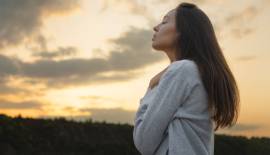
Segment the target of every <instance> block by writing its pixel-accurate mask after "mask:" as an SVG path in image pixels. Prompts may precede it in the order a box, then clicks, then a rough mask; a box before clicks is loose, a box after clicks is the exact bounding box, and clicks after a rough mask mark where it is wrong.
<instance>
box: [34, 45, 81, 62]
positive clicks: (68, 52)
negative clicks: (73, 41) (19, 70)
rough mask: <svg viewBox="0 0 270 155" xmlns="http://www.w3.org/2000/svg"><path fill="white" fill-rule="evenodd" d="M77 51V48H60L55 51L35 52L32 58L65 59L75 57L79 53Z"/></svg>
mask: <svg viewBox="0 0 270 155" xmlns="http://www.w3.org/2000/svg"><path fill="white" fill-rule="evenodd" d="M77 52H78V51H77V49H76V48H75V47H72V46H70V47H58V48H57V49H56V50H54V51H40V52H36V51H35V52H33V53H32V56H34V57H40V58H41V59H53V58H63V57H66V56H74V55H75V54H76V53H77Z"/></svg>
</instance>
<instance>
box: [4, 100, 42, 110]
mask: <svg viewBox="0 0 270 155" xmlns="http://www.w3.org/2000/svg"><path fill="white" fill-rule="evenodd" d="M41 108H42V103H40V102H38V101H33V100H29V101H23V102H13V101H7V100H0V109H35V110H37V109H41Z"/></svg>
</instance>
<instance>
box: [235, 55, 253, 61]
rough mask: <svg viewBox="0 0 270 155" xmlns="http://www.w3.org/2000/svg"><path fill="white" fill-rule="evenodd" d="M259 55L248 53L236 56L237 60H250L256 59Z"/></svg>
mask: <svg viewBox="0 0 270 155" xmlns="http://www.w3.org/2000/svg"><path fill="white" fill-rule="evenodd" d="M256 58H257V57H256V56H255V55H246V56H239V57H237V58H236V60H239V61H250V60H254V59H256Z"/></svg>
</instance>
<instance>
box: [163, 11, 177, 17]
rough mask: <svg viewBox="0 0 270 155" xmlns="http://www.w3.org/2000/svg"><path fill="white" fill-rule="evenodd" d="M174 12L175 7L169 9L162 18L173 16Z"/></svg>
mask: <svg viewBox="0 0 270 155" xmlns="http://www.w3.org/2000/svg"><path fill="white" fill-rule="evenodd" d="M174 13H175V9H172V10H170V11H169V12H168V13H167V14H166V15H165V16H164V17H163V19H166V18H171V17H172V16H174Z"/></svg>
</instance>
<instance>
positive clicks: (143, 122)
mask: <svg viewBox="0 0 270 155" xmlns="http://www.w3.org/2000/svg"><path fill="white" fill-rule="evenodd" d="M184 62H186V61H182V62H177V63H174V64H171V66H169V68H168V69H167V70H166V71H165V72H164V73H163V75H162V76H161V78H160V81H159V84H158V85H157V86H156V87H157V88H156V89H157V90H156V92H155V94H153V95H154V96H153V99H152V100H151V101H152V102H151V103H149V104H148V105H146V104H141V105H140V107H139V110H138V111H137V113H136V118H135V124H134V129H133V139H134V144H135V146H136V148H137V149H138V151H139V152H140V153H141V154H142V155H153V153H154V152H155V150H156V149H157V147H158V145H159V144H160V143H161V141H162V139H163V136H164V134H165V131H166V129H167V128H168V125H169V123H170V122H171V121H172V119H173V115H174V113H175V112H176V111H177V108H178V107H179V106H181V105H182V104H183V102H184V101H185V100H186V99H187V97H188V95H189V93H190V92H191V89H192V85H191V84H190V81H189V73H190V71H189V70H188V68H187V66H188V65H186V63H184Z"/></svg>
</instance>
